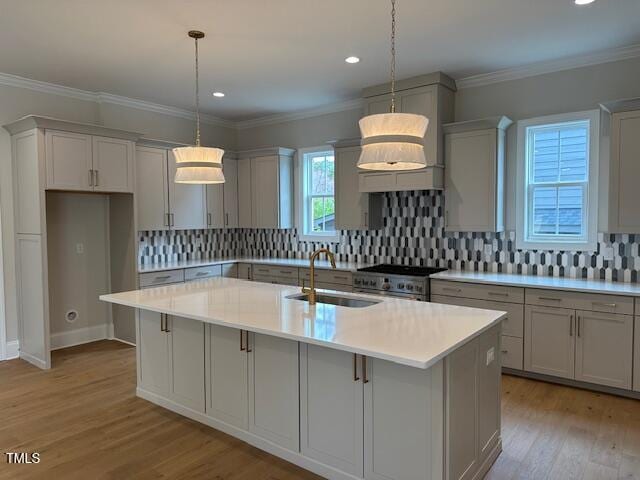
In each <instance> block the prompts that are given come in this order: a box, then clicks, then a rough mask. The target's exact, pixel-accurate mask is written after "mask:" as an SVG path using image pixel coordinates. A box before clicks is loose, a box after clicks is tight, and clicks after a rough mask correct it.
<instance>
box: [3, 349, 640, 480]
mask: <svg viewBox="0 0 640 480" xmlns="http://www.w3.org/2000/svg"><path fill="white" fill-rule="evenodd" d="M53 365H54V368H53V369H52V370H50V371H46V372H45V371H42V370H39V369H37V368H35V367H33V366H31V365H29V364H28V363H26V362H23V361H21V360H11V361H7V362H0V385H1V386H2V388H0V449H1V450H2V451H3V452H6V451H29V452H33V451H37V452H40V453H41V458H42V461H41V463H39V464H37V465H8V464H6V463H0V480H51V479H65V480H68V479H69V480H76V479H78V480H87V479H107V480H112V479H113V480H123V479H125V480H126V479H130V478H131V479H136V480H156V479H163V480H166V479H189V480H193V479H196V480H198V479H202V480H209V479H220V480H256V479H257V480H262V479H264V480H294V479H295V480H299V479H303V480H313V479H317V478H319V477H318V476H316V475H314V474H312V473H310V472H307V471H304V470H302V469H300V468H298V467H296V466H295V465H292V464H290V463H288V462H285V461H283V460H281V459H279V458H276V457H274V456H272V455H269V454H267V453H265V452H263V451H261V450H258V449H256V448H254V447H251V446H250V445H248V444H246V443H244V442H242V441H240V440H238V439H236V438H233V437H231V436H229V435H226V434H224V433H222V432H220V431H217V430H214V429H212V428H209V427H207V426H205V425H201V424H199V423H197V422H194V421H192V420H189V419H186V418H184V417H181V416H180V415H177V414H175V413H172V412H169V411H168V410H165V409H163V408H160V407H157V406H155V405H153V404H151V403H149V402H147V401H145V400H142V399H140V398H137V397H136V396H135V382H136V372H135V349H134V348H131V347H129V346H126V345H123V344H121V343H118V342H109V341H104V342H95V343H92V344H87V345H82V346H79V347H73V348H69V349H65V350H58V351H56V352H54V353H53ZM502 427H503V428H502V439H503V452H502V454H501V455H500V456H499V457H498V459H497V461H496V462H495V464H494V465H493V467H492V468H491V470H490V471H489V473H488V474H487V477H486V478H487V479H491V480H516V479H518V480H520V479H527V478H528V479H535V480H538V479H558V480H581V479H585V480H592V479H593V480H596V479H597V480H607V479H614V478H615V479H617V478H619V479H625V480H640V401H637V400H631V399H626V398H620V397H614V396H610V395H605V394H600V393H594V392H589V391H586V390H580V389H575V388H571V387H566V386H559V385H552V384H549V383H544V382H538V381H533V380H529V379H525V378H520V377H512V376H508V375H505V376H503V383H502ZM2 460H3V461H4V459H2Z"/></svg>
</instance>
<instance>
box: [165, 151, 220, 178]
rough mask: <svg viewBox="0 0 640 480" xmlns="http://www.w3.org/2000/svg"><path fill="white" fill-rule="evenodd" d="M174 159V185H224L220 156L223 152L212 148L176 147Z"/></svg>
mask: <svg viewBox="0 0 640 480" xmlns="http://www.w3.org/2000/svg"><path fill="white" fill-rule="evenodd" d="M173 154H174V156H175V157H176V177H175V180H174V181H175V182H176V183H195V184H211V183H224V174H223V173H222V155H224V150H222V149H221V148H212V147H200V146H196V147H178V148H174V149H173Z"/></svg>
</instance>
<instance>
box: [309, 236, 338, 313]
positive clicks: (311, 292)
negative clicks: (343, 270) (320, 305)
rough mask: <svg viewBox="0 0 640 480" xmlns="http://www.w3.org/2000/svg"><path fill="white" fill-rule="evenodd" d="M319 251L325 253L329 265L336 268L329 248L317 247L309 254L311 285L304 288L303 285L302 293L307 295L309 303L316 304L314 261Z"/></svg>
mask: <svg viewBox="0 0 640 480" xmlns="http://www.w3.org/2000/svg"><path fill="white" fill-rule="evenodd" d="M321 253H326V254H327V258H329V262H331V267H332V268H336V259H335V257H334V255H333V253H331V251H330V250H329V249H327V248H319V249H318V250H316V251H315V252H313V253H312V254H311V258H310V259H309V274H310V275H311V287H310V288H305V287H304V286H303V287H302V293H304V294H305V295H308V298H309V305H315V304H316V287H315V276H316V275H315V262H316V258H318V256H319V255H320V254H321ZM303 285H304V284H303Z"/></svg>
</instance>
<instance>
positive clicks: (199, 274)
mask: <svg viewBox="0 0 640 480" xmlns="http://www.w3.org/2000/svg"><path fill="white" fill-rule="evenodd" d="M210 274H211V272H198V273H196V277H204V276H205V275H210Z"/></svg>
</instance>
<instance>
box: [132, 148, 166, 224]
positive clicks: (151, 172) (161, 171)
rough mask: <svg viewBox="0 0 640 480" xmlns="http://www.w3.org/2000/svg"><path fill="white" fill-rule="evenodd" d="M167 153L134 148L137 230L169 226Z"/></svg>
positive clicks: (153, 149) (156, 149)
mask: <svg viewBox="0 0 640 480" xmlns="http://www.w3.org/2000/svg"><path fill="white" fill-rule="evenodd" d="M166 185H167V153H166V151H165V150H163V149H159V148H149V147H140V146H139V147H137V148H136V205H137V210H138V230H164V229H166V228H168V227H169V223H168V219H167V218H168V217H167V215H168V214H169V190H168V188H167V187H166Z"/></svg>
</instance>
